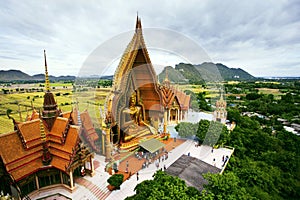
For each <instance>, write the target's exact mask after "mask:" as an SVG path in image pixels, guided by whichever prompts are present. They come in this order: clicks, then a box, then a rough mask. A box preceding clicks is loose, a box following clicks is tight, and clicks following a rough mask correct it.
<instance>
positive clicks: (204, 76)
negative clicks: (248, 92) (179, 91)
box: [159, 62, 255, 84]
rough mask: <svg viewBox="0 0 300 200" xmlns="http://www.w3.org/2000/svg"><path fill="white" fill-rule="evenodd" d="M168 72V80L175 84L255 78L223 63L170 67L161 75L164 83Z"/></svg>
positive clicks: (183, 64)
mask: <svg viewBox="0 0 300 200" xmlns="http://www.w3.org/2000/svg"><path fill="white" fill-rule="evenodd" d="M166 70H167V71H168V78H169V80H170V81H171V82H174V83H190V84H203V83H205V82H209V81H222V80H254V79H255V77H254V76H252V75H251V74H249V73H248V72H246V71H244V70H243V69H240V68H229V67H227V66H225V65H223V64H221V63H217V64H214V63H211V62H205V63H202V64H200V65H192V64H186V63H179V64H177V65H175V68H172V67H170V66H168V67H165V69H164V70H163V71H162V72H161V73H160V74H159V81H160V82H162V81H163V80H164V78H165V76H166Z"/></svg>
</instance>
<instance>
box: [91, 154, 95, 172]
mask: <svg viewBox="0 0 300 200" xmlns="http://www.w3.org/2000/svg"><path fill="white" fill-rule="evenodd" d="M90 163H91V176H94V175H95V169H94V163H93V158H92V156H90Z"/></svg>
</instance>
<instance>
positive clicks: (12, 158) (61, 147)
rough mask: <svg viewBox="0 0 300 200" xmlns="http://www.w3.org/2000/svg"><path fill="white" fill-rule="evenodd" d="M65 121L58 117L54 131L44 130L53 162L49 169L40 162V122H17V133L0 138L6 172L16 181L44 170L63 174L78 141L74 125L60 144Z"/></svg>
mask: <svg viewBox="0 0 300 200" xmlns="http://www.w3.org/2000/svg"><path fill="white" fill-rule="evenodd" d="M67 120H68V119H65V118H59V117H58V118H57V119H56V120H55V123H54V125H53V128H54V129H53V130H51V131H50V132H48V131H46V141H47V142H48V144H49V151H50V152H51V155H52V161H51V163H50V165H48V166H44V165H43V163H42V154H43V148H42V140H41V130H40V120H39V119H36V120H32V121H28V122H24V123H19V124H18V125H17V127H18V130H17V131H14V132H11V133H7V134H1V135H0V146H1V147H3V148H1V149H0V155H1V157H2V160H3V162H4V164H5V166H6V170H7V172H8V173H10V174H11V175H12V176H13V177H14V179H15V180H16V181H18V180H20V179H22V178H24V177H26V176H28V175H30V174H32V173H34V172H36V171H38V170H40V169H42V168H45V167H55V168H57V169H60V170H62V171H66V167H67V166H68V165H69V164H70V159H71V158H70V156H71V155H72V154H73V150H74V147H76V144H77V143H78V142H79V137H78V132H79V128H78V127H77V126H70V128H69V130H68V134H67V136H66V139H65V143H63V142H62V140H63V135H62V132H59V131H64V130H65V129H66V127H67V126H68V123H67ZM44 124H45V123H44ZM45 130H47V129H45ZM22 142H23V143H22Z"/></svg>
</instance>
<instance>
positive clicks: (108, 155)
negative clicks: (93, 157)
mask: <svg viewBox="0 0 300 200" xmlns="http://www.w3.org/2000/svg"><path fill="white" fill-rule="evenodd" d="M104 132H105V139H106V140H105V143H106V144H105V158H106V160H108V161H109V160H111V145H110V129H108V128H104Z"/></svg>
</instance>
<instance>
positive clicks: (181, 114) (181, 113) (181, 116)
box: [180, 110, 183, 121]
mask: <svg viewBox="0 0 300 200" xmlns="http://www.w3.org/2000/svg"><path fill="white" fill-rule="evenodd" d="M182 120H183V111H182V110H180V121H182Z"/></svg>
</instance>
